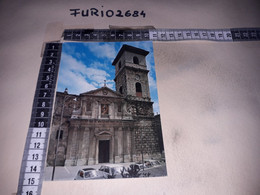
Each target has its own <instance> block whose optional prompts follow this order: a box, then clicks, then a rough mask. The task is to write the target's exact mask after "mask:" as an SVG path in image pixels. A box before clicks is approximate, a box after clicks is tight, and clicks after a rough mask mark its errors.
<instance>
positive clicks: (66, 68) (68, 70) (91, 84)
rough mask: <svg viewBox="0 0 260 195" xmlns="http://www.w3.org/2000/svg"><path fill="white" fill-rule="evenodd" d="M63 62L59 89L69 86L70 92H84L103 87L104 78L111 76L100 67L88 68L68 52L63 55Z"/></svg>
mask: <svg viewBox="0 0 260 195" xmlns="http://www.w3.org/2000/svg"><path fill="white" fill-rule="evenodd" d="M61 64H62V67H61V71H60V74H59V88H58V90H59V91H64V89H65V88H66V87H67V88H69V93H75V94H79V93H83V92H86V91H89V90H93V89H96V88H98V87H102V86H103V85H104V80H109V79H107V78H110V75H109V74H108V73H107V72H106V71H104V70H100V69H98V68H88V67H87V66H86V65H85V64H83V63H82V62H80V61H78V60H76V59H75V58H73V57H72V56H70V55H68V54H66V53H63V55H62V62H61ZM61 88H64V89H61Z"/></svg>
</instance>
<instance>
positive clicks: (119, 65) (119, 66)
mask: <svg viewBox="0 0 260 195" xmlns="http://www.w3.org/2000/svg"><path fill="white" fill-rule="evenodd" d="M120 69H121V61H120V62H119V63H118V70H120Z"/></svg>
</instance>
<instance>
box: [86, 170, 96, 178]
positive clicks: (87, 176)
mask: <svg viewBox="0 0 260 195" xmlns="http://www.w3.org/2000/svg"><path fill="white" fill-rule="evenodd" d="M96 176H97V172H96V171H88V172H86V173H85V178H89V177H96Z"/></svg>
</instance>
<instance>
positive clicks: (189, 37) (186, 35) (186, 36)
mask: <svg viewBox="0 0 260 195" xmlns="http://www.w3.org/2000/svg"><path fill="white" fill-rule="evenodd" d="M183 37H184V39H186V40H189V39H191V32H190V31H188V30H185V31H183Z"/></svg>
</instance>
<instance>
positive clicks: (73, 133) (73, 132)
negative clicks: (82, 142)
mask: <svg viewBox="0 0 260 195" xmlns="http://www.w3.org/2000/svg"><path fill="white" fill-rule="evenodd" d="M76 142H77V129H76V127H75V126H72V127H71V128H69V135H68V146H67V154H66V161H65V166H72V165H74V161H75V157H76V156H75V150H76Z"/></svg>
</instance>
